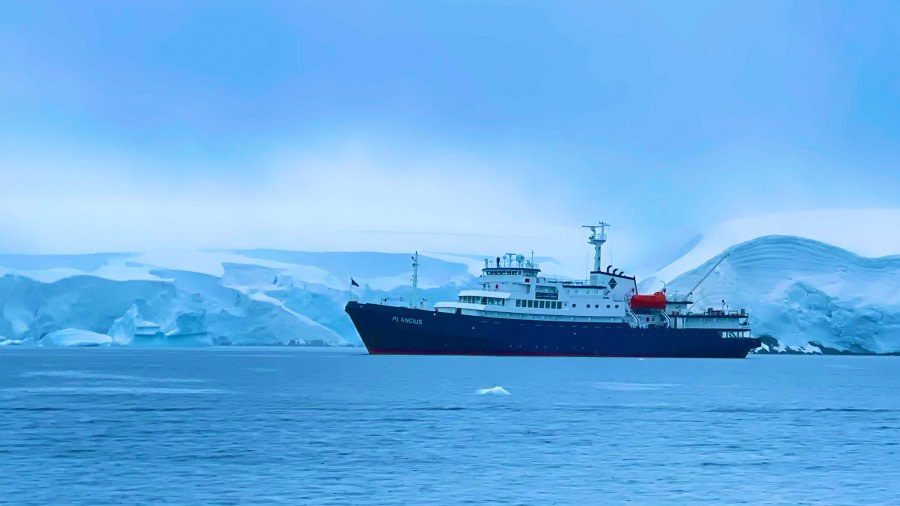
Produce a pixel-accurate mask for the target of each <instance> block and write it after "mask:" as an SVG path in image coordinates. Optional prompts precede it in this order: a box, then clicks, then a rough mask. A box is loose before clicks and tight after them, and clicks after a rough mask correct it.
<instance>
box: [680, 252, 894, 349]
mask: <svg viewBox="0 0 900 506" xmlns="http://www.w3.org/2000/svg"><path fill="white" fill-rule="evenodd" d="M723 255H727V258H725V260H724V261H723V262H722V263H721V264H720V265H719V267H718V268H716V270H715V271H713V272H712V274H711V275H710V276H709V277H708V278H707V279H706V281H704V282H703V284H701V285H700V287H699V288H698V289H697V290H696V291H695V292H694V296H693V298H694V300H695V301H696V302H697V303H696V305H695V306H694V309H695V310H696V309H703V308H707V307H713V308H721V306H722V301H723V300H724V301H725V303H726V304H727V305H728V306H729V307H730V309H738V308H746V309H748V310H749V312H750V323H751V327H752V328H753V330H754V334H755V335H757V336H759V335H771V336H773V337H775V338H777V339H778V340H779V342H781V343H782V344H783V345H784V346H789V347H791V348H792V349H795V350H797V349H802V350H801V351H807V352H813V353H815V352H821V351H822V350H821V349H820V348H819V347H815V348H813V347H810V344H809V343H810V342H815V343H819V344H821V345H824V346H827V347H829V348H835V349H839V350H850V351H857V352H875V353H891V352H900V290H898V287H900V256H887V257H880V258H867V257H862V256H859V255H856V254H854V253H851V252H849V251H847V250H844V249H841V248H837V247H835V246H831V245H828V244H824V243H821V242H818V241H813V240H809V239H804V238H800V237H790V236H767V237H761V238H758V239H754V240H752V241H748V242H745V243H742V244H739V245H737V246H734V247H732V248H729V249H728V250H726V251H725V252H723V253H721V254H720V255H716V256H715V257H713V258H711V259H710V260H709V261H707V262H705V263H704V264H702V265H700V266H699V267H697V268H696V269H693V270H691V271H688V272H686V273H685V274H682V275H681V276H678V277H677V278H676V279H674V280H673V281H672V282H671V283H669V285H668V293H669V294H670V295H673V294H676V293H679V292H680V293H681V294H686V293H687V292H688V291H689V290H690V289H691V288H692V287H693V286H694V285H695V284H696V283H697V282H698V281H699V280H700V279H701V278H702V277H703V276H704V275H706V274H707V273H708V272H709V271H710V269H711V268H712V266H713V265H714V264H715V263H716V262H717V261H718V260H719V259H720V258H721V257H722V256H723Z"/></svg>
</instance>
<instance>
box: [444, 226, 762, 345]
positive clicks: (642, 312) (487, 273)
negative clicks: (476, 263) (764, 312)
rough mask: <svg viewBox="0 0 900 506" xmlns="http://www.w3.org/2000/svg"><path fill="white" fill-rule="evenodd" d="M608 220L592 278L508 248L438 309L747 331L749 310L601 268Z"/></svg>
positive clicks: (596, 235)
mask: <svg viewBox="0 0 900 506" xmlns="http://www.w3.org/2000/svg"><path fill="white" fill-rule="evenodd" d="M608 227H609V225H608V224H607V223H603V222H601V223H600V224H599V225H589V226H587V228H590V229H591V235H590V236H589V238H588V243H589V244H592V245H593V246H594V269H593V270H592V271H591V272H590V276H589V278H588V280H587V281H572V280H562V279H553V278H548V277H545V276H542V275H541V270H540V268H539V267H538V265H537V264H536V263H535V262H534V261H533V260H526V258H525V256H524V255H521V254H516V253H506V254H504V255H502V256H499V257H496V258H495V259H493V260H491V259H487V258H486V259H485V261H484V268H483V269H482V270H481V276H480V277H479V283H480V286H479V287H478V289H477V290H463V291H461V292H459V295H458V299H457V300H456V301H452V302H438V303H436V304H435V306H434V310H435V311H437V312H441V313H456V314H464V315H473V316H482V317H486V318H514V319H527V320H549V321H570V322H571V321H576V322H577V321H583V322H609V323H627V324H629V325H630V326H632V327H671V328H709V329H715V330H719V331H721V332H722V333H723V336H724V337H748V336H749V334H750V328H749V325H748V323H747V313H746V311H744V310H741V311H739V312H730V311H726V310H724V308H723V310H713V309H709V310H707V311H706V312H694V311H692V310H691V303H690V301H688V300H686V299H685V300H667V299H666V296H665V294H664V292H657V293H656V294H654V295H652V296H647V295H638V294H637V282H636V280H635V277H634V276H628V275H626V274H624V273H623V272H620V271H619V269H615V268H613V266H612V265H609V266H607V267H606V269H601V260H602V256H601V248H602V246H603V244H604V243H605V242H606V240H607V228H608Z"/></svg>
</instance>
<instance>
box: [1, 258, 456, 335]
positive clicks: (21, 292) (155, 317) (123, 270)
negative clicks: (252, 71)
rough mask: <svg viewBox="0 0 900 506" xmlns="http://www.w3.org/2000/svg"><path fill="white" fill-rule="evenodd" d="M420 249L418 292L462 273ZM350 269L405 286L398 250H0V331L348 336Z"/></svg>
mask: <svg viewBox="0 0 900 506" xmlns="http://www.w3.org/2000/svg"><path fill="white" fill-rule="evenodd" d="M421 260H422V276H420V288H421V295H422V297H423V298H426V299H428V300H429V301H437V300H446V299H448V298H451V299H452V298H454V297H455V295H456V292H457V290H458V289H459V288H460V287H462V286H465V285H466V284H467V283H472V281H473V278H472V277H471V275H469V274H468V272H467V269H466V266H465V265H463V264H457V263H452V262H446V261H442V260H438V259H434V258H430V257H427V256H423V257H422V258H421ZM351 275H353V276H354V277H355V279H357V281H359V282H360V284H361V285H362V286H361V287H360V288H357V289H355V293H356V294H357V296H359V297H361V298H362V299H363V300H369V301H375V300H378V299H381V298H382V297H408V296H409V282H410V277H411V267H410V264H409V255H408V254H405V253H404V254H387V253H364V252H359V253H344V252H338V253H305V252H289V251H277V250H248V251H178V252H150V253H109V254H95V255H35V256H28V255H0V301H2V303H0V335H2V336H4V337H3V339H2V340H0V342H3V343H5V344H15V343H22V344H37V343H39V342H41V341H42V336H46V335H49V334H52V333H53V332H56V331H60V330H62V329H82V330H84V331H89V332H93V333H95V334H102V335H106V336H107V338H108V340H109V342H111V343H112V344H115V345H134V346H208V345H213V344H229V343H230V344H290V343H294V344H304V343H306V344H309V343H319V342H322V343H327V344H345V343H353V344H357V343H360V341H359V337H358V334H357V333H356V330H355V328H354V327H353V325H352V322H350V320H349V318H348V317H347V315H346V313H345V312H344V305H345V304H346V302H347V300H348V299H349V292H348V288H349V279H350V276H351ZM51 342H52V341H47V342H46V344H49V343H51Z"/></svg>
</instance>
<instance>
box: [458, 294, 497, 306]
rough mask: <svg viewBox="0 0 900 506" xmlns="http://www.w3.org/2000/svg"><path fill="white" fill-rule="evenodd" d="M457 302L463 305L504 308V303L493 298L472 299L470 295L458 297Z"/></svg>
mask: <svg viewBox="0 0 900 506" xmlns="http://www.w3.org/2000/svg"><path fill="white" fill-rule="evenodd" d="M459 301H460V302H463V303H465V304H485V305H488V306H505V305H506V301H505V300H503V299H498V298H495V297H472V296H470V295H466V296H460V297H459Z"/></svg>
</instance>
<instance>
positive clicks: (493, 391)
mask: <svg viewBox="0 0 900 506" xmlns="http://www.w3.org/2000/svg"><path fill="white" fill-rule="evenodd" d="M475 393H476V394H478V395H509V392H508V391H507V390H506V389H505V388H503V387H499V386H498V387H492V388H479V389H478V390H475Z"/></svg>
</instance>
